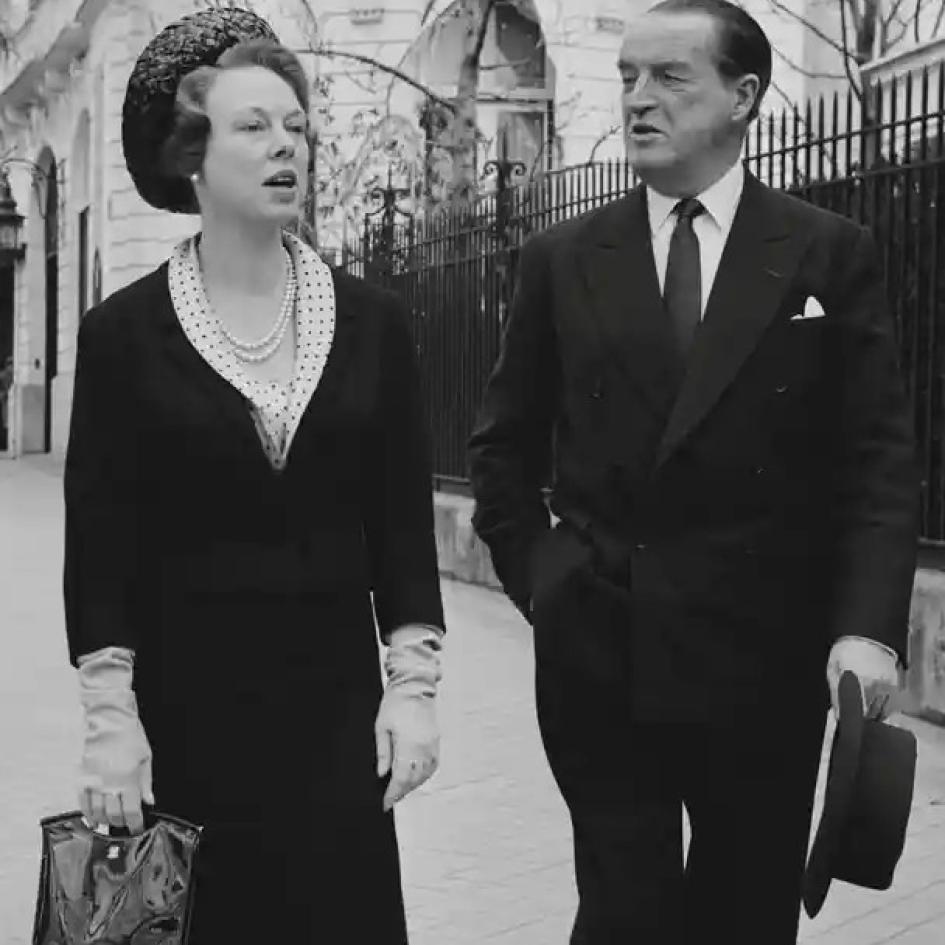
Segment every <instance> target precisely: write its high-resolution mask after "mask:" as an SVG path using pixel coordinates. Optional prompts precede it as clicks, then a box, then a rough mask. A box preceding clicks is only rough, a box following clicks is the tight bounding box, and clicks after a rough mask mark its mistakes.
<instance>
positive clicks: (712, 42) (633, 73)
mask: <svg viewBox="0 0 945 945" xmlns="http://www.w3.org/2000/svg"><path fill="white" fill-rule="evenodd" d="M717 42H718V33H717V27H716V25H715V23H714V22H713V21H712V19H711V18H710V17H709V16H707V15H705V14H702V13H659V12H654V13H647V14H644V15H643V16H642V17H640V18H639V19H638V20H637V21H636V23H635V24H632V25H631V26H630V27H629V29H628V30H627V34H626V37H625V39H624V42H623V45H622V47H621V50H620V60H619V68H620V74H621V79H622V81H623V94H622V111H623V120H624V134H625V136H626V144H627V157H628V158H629V160H630V163H631V164H633V166H634V167H635V168H636V170H637V172H638V173H639V174H640V176H641V177H642V178H643V179H644V180H646V181H648V182H662V183H664V184H669V185H670V189H672V185H673V183H674V182H679V183H680V184H682V185H683V186H684V182H687V181H690V180H693V179H699V178H701V177H703V176H705V173H706V172H708V173H710V174H711V172H712V171H714V170H715V169H716V167H717V166H718V165H719V164H720V162H724V160H726V159H728V158H729V157H730V154H731V152H732V150H733V148H736V149H737V146H738V145H739V143H740V140H741V134H742V128H743V123H744V121H745V120H746V119H747V117H748V111H749V109H750V107H751V103H752V101H753V98H754V95H753V92H754V90H755V89H757V84H753V77H747V82H746V79H744V78H743V79H741V80H738V81H737V82H733V81H730V80H728V79H727V78H725V77H724V76H723V75H722V74H721V73H720V72H719V69H718V66H717V65H716V63H717ZM754 82H755V83H756V80H754ZM736 153H737V151H736Z"/></svg>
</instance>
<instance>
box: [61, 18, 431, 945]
mask: <svg viewBox="0 0 945 945" xmlns="http://www.w3.org/2000/svg"><path fill="white" fill-rule="evenodd" d="M307 115H308V95H307V89H306V81H305V76H304V73H303V72H302V70H301V68H300V66H299V63H298V61H297V59H296V58H295V57H294V56H293V55H292V54H291V53H289V52H288V51H286V50H285V49H284V48H282V47H280V46H278V45H277V44H276V41H275V37H274V35H273V33H272V30H271V29H270V28H269V26H268V25H267V24H266V23H265V22H264V21H262V20H260V19H259V18H257V17H256V16H255V15H253V14H250V13H247V12H246V11H242V10H235V9H229V8H227V9H221V8H217V9H211V10H205V11H202V12H201V13H198V14H196V15H193V16H190V17H186V18H185V19H183V20H181V21H180V22H178V23H175V24H173V25H172V26H170V27H168V28H167V29H166V30H165V31H164V32H163V33H161V34H160V35H159V36H158V37H156V38H155V40H153V41H152V42H151V43H150V44H149V45H148V47H147V48H146V49H145V51H144V52H143V53H142V55H141V57H140V58H139V60H138V63H137V64H136V66H135V69H134V72H133V73H132V76H131V80H130V82H129V86H128V91H127V95H126V99H125V106H124V112H123V142H124V147H125V156H126V160H127V164H128V169H129V171H130V173H131V177H132V179H133V180H134V182H135V185H136V187H137V189H138V191H139V193H140V194H141V195H142V197H143V198H144V199H145V200H146V201H148V202H149V203H151V204H152V205H154V206H156V207H162V208H165V209H169V210H172V211H177V212H191V213H192V212H199V213H200V219H201V229H200V233H199V234H198V235H197V237H195V238H193V239H190V240H185V241H184V242H182V243H181V244H180V245H179V246H178V247H177V248H176V249H175V251H174V253H173V255H172V256H171V258H170V260H169V261H168V262H167V263H165V264H163V265H162V266H160V267H159V268H158V269H157V270H155V271H154V272H152V273H150V274H149V275H147V276H145V277H144V278H143V279H140V280H139V281H137V282H135V283H133V284H132V285H130V286H128V287H126V288H124V289H122V290H120V291H119V292H116V293H115V294H114V295H112V296H111V297H110V298H108V299H107V300H106V301H104V302H103V303H102V304H101V305H99V306H97V307H96V308H94V309H93V310H91V311H90V312H89V313H88V314H87V315H86V317H85V318H84V319H83V322H82V326H81V329H80V334H79V348H78V361H77V366H76V380H75V393H74V402H73V414H72V423H71V429H70V438H69V446H68V453H67V461H66V473H65V496H66V560H65V603H66V617H67V631H68V641H69V649H70V657H71V659H72V660H73V662H74V663H75V664H76V665H77V666H78V667H79V677H80V683H81V692H82V699H83V704H84V707H85V713H86V742H85V752H84V756H83V763H82V769H83V781H82V806H83V809H84V811H85V813H86V816H87V817H88V818H89V819H91V820H92V821H94V822H96V823H105V822H108V823H111V824H114V825H118V826H121V825H127V826H129V827H130V828H131V829H133V830H140V829H141V826H142V815H141V803H142V801H144V803H146V804H157V805H158V806H159V808H160V809H161V810H166V811H168V812H170V813H175V814H178V815H179V816H182V817H186V818H188V819H190V820H193V821H195V822H197V823H199V824H202V825H203V826H204V827H205V832H204V838H203V841H202V845H201V854H200V857H199V861H198V882H197V888H196V896H195V907H194V913H193V916H192V942H193V943H194V945H210V943H212V945H216V943H230V942H250V941H266V942H290V941H291V942H298V943H303V942H314V941H316V940H317V941H319V942H322V941H325V942H329V941H330V942H342V941H343V942H349V941H350V942H358V943H361V942H364V943H368V942H370V943H371V945H386V943H389V945H402V943H404V942H405V941H406V932H405V922H404V912H403V902H402V897H401V888H400V874H399V865H398V857H397V847H396V838H395V832H394V824H393V815H392V813H391V806H392V805H393V804H394V803H395V802H396V801H397V800H399V799H400V798H401V797H403V796H404V795H405V794H406V793H407V792H409V791H410V790H412V789H413V788H415V787H416V786H417V785H418V784H420V783H422V782H423V781H424V780H426V779H427V778H428V777H429V776H430V775H431V774H432V773H433V771H434V769H435V767H436V764H437V751H438V737H437V726H436V720H435V715H434V695H435V691H436V683H437V681H438V679H439V675H440V673H439V663H438V659H439V657H438V651H439V649H440V634H441V633H442V632H443V614H442V605H441V600H440V590H439V582H438V575H437V564H436V551H435V543H434V537H433V514H432V503H431V491H430V490H431V474H430V468H429V463H428V454H427V443H426V437H425V433H424V422H423V419H422V415H421V405H420V402H419V394H418V390H419V385H418V378H417V370H416V365H415V361H414V353H413V349H412V345H411V342H410V339H409V335H408V331H407V328H406V322H405V318H404V313H403V311H402V309H401V307H400V305H399V304H398V303H397V301H396V300H395V298H394V297H393V296H391V295H390V294H388V293H385V292H383V291H381V290H379V289H376V288H372V287H370V286H368V285H367V284H365V283H363V282H361V281H360V280H357V279H355V278H353V277H350V276H347V275H345V274H343V273H339V272H332V271H330V270H329V269H328V267H327V266H325V264H324V263H323V262H322V261H321V260H320V259H319V257H318V256H317V255H316V254H315V252H314V251H312V250H311V249H310V248H308V247H307V246H306V245H304V244H303V243H301V242H300V241H299V240H297V239H295V238H294V237H292V236H290V235H288V234H287V233H285V232H284V230H283V227H284V226H285V225H286V224H289V223H291V222H292V221H294V220H296V219H297V216H298V214H299V212H300V208H301V206H302V201H303V197H304V189H305V182H306V176H307V168H308V161H309V144H308V126H307ZM372 592H373V598H372ZM378 631H379V632H380V636H381V639H382V641H383V642H384V643H387V644H389V647H388V649H387V651H386V669H387V676H388V680H387V686H386V688H384V689H383V691H382V686H381V678H380V671H379V669H380V668H379V660H378V649H377V633H378ZM132 683H133V689H132ZM139 713H140V715H139ZM152 763H153V784H152V783H151V766H152ZM387 775H390V777H389V780H388V781H387V782H386V785H385V780H384V779H385V777H386V776H387ZM152 788H153V790H152Z"/></svg>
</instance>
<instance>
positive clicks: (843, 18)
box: [840, 0, 863, 103]
mask: <svg viewBox="0 0 945 945" xmlns="http://www.w3.org/2000/svg"><path fill="white" fill-rule="evenodd" d="M852 2H854V0H851V3H852ZM846 8H847V5H846V3H845V2H844V0H840V35H841V36H842V37H843V47H842V49H841V52H842V53H843V68H844V70H845V71H846V74H847V78H848V79H849V81H850V88H852V89H853V92H854V94H855V95H856V97H857V100H858V101H859V102H861V103H862V101H863V90H862V88H861V87H860V85H859V83H858V82H856V80H855V79H854V78H853V70H852V69H851V68H850V50H849V49H848V47H847V15H846V13H845V12H844V11H845V10H846Z"/></svg>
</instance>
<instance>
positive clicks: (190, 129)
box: [161, 39, 309, 206]
mask: <svg viewBox="0 0 945 945" xmlns="http://www.w3.org/2000/svg"><path fill="white" fill-rule="evenodd" d="M245 66H262V67H263V68H264V69H269V70H270V71H271V72H273V73H275V74H276V75H277V76H279V78H280V79H284V80H285V81H286V83H288V85H289V87H290V88H291V89H292V91H293V92H294V93H295V97H296V98H297V99H298V101H299V105H300V106H301V107H302V110H303V111H304V112H305V114H306V116H308V113H309V93H308V79H307V77H306V75H305V70H304V69H303V68H302V64H301V63H300V62H299V59H298V57H297V56H296V55H295V53H293V52H292V51H291V50H289V49H286V48H285V46H281V45H279V44H278V43H275V42H273V41H272V40H269V39H253V40H247V41H246V42H244V43H238V44H237V45H235V46H231V47H230V48H229V49H227V50H226V51H225V52H224V53H223V54H222V55H221V56H220V58H219V59H218V60H217V61H216V63H215V64H214V65H212V66H200V67H199V68H197V69H194V70H193V72H188V73H187V74H186V75H185V76H184V77H183V78H182V79H181V81H180V85H179V86H178V89H177V98H176V100H175V102H174V119H173V123H172V125H171V130H170V133H169V134H168V136H167V139H166V140H165V142H164V146H163V148H162V153H161V161H162V167H163V168H164V170H165V173H167V174H168V175H170V176H175V177H176V176H179V177H184V178H189V177H190V176H191V175H192V174H194V173H196V172H197V171H199V170H200V168H201V167H202V166H203V159H204V155H205V154H206V150H207V138H208V137H209V135H210V119H209V118H208V117H207V108H206V105H207V94H208V93H209V91H210V89H211V87H212V86H213V83H214V82H215V81H216V78H217V76H219V74H220V72H221V71H222V70H224V69H238V68H242V67H245ZM195 206H196V203H195Z"/></svg>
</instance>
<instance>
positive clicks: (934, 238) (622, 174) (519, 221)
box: [342, 64, 945, 541]
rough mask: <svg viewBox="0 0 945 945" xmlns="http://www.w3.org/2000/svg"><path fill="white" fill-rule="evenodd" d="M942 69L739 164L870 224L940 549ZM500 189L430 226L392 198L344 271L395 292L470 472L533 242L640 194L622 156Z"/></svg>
mask: <svg viewBox="0 0 945 945" xmlns="http://www.w3.org/2000/svg"><path fill="white" fill-rule="evenodd" d="M942 104H945V64H940V65H938V66H936V67H935V68H934V69H933V70H924V71H922V72H918V73H912V74H908V75H906V76H902V77H898V78H893V79H891V80H888V81H886V82H874V83H873V84H872V85H871V86H870V87H869V89H868V91H867V93H866V94H865V95H864V96H863V99H862V100H860V99H858V98H856V97H855V96H854V94H853V93H848V94H845V95H835V96H833V97H832V98H831V99H820V100H817V101H815V102H810V103H808V105H807V106H806V107H805V108H804V109H801V110H797V109H793V110H786V111H783V112H781V113H779V114H769V115H767V116H764V117H763V118H761V119H760V120H759V121H757V122H756V123H755V125H754V126H753V127H752V129H751V132H750V134H749V136H748V138H747V140H746V143H745V150H744V162H745V166H746V167H747V169H748V170H749V171H751V173H753V174H755V175H756V176H757V177H759V178H760V179H761V180H762V181H763V182H765V183H767V184H769V185H771V186H774V187H777V188H779V189H783V190H786V191H788V192H790V193H793V194H795V195H796V196H798V197H800V198H802V199H804V200H807V201H810V202H811V203H813V204H816V205H817V206H820V207H824V208H826V209H830V210H834V211H836V212H838V213H841V214H844V215H845V216H848V217H851V218H852V219H855V220H857V221H859V222H862V223H864V224H866V225H867V226H869V227H870V228H871V229H872V231H873V233H874V234H875V236H876V238H877V241H878V244H879V246H880V247H881V250H882V255H883V263H884V269H885V277H886V283H887V288H888V293H889V300H890V304H891V307H892V311H893V313H894V315H895V321H896V337H897V342H898V345H899V352H900V357H901V365H902V370H903V374H904V377H905V381H906V386H907V389H908V393H909V397H910V400H911V404H912V411H913V416H914V418H915V428H916V433H917V437H918V444H919V456H920V462H921V470H922V535H923V538H924V539H926V540H930V541H942V540H945V380H943V370H945V293H943V291H942V285H941V283H942V270H943V267H945V258H943V245H942V238H943V236H945V220H943V215H945V201H943V192H945V153H943V140H945V133H943V132H945V112H943V110H942V107H941V106H942ZM490 165H491V166H487V169H488V170H490V171H491V175H492V181H493V186H492V187H491V189H490V190H489V191H488V192H486V193H484V194H482V195H480V197H479V198H478V199H477V200H476V201H474V202H473V203H472V204H471V205H469V206H467V207H464V208H461V209H458V210H449V209H440V210H438V211H436V212H434V213H432V214H430V215H429V216H428V217H427V218H426V219H413V218H411V217H408V216H406V215H403V214H401V213H400V211H399V210H398V208H397V203H396V194H395V193H393V192H392V189H388V190H385V191H380V192H379V195H380V199H382V200H383V204H382V206H381V207H380V208H379V210H378V211H376V212H375V214H374V215H370V214H369V215H368V216H367V217H366V218H365V225H364V230H363V234H362V238H361V242H360V245H358V246H357V247H349V248H347V250H346V252H345V254H344V258H343V262H342V264H343V265H344V266H345V267H346V268H347V269H349V270H350V271H352V272H354V273H356V274H359V275H362V276H364V277H365V278H367V279H369V280H371V281H375V282H379V283H382V284H384V285H387V286H389V287H390V288H393V289H394V290H395V291H397V292H399V293H400V295H401V296H402V297H403V298H404V300H405V301H406V303H407V305H408V307H409V310H410V312H411V316H412V328H413V334H414V340H415V342H416V345H417V348H418V351H419V354H420V360H421V369H422V377H423V393H424V397H425V401H426V404H427V405H428V410H429V413H430V422H431V426H432V431H433V454H434V455H433V459H434V469H435V470H436V474H437V476H438V479H439V480H440V481H441V482H445V483H460V484H461V483H463V482H464V481H465V478H466V461H465V443H466V439H467V437H468V434H469V432H470V430H471V428H472V424H473V422H474V418H475V415H476V411H477V410H478V407H479V403H480V400H481V397H482V393H483V388H484V385H485V382H486V379H487V378H488V375H489V372H490V371H491V369H492V366H493V364H494V362H495V359H496V357H497V355H498V350H499V341H500V336H501V331H502V326H503V324H504V321H505V318H506V315H507V313H508V309H509V305H510V303H511V296H512V287H513V284H514V278H515V268H516V263H517V259H518V252H519V249H520V247H521V245H522V243H523V242H524V241H525V240H526V239H527V238H528V236H529V235H530V234H531V233H533V232H536V231H538V230H542V229H544V228H546V227H548V226H551V225H553V224H554V223H557V222H558V221H560V220H564V219H568V218H570V217H573V216H576V215H578V214H581V213H585V212H587V211H588V210H591V209H593V208H594V207H596V206H599V205H601V204H602V203H605V202H607V201H609V200H613V199H614V198H615V197H618V196H620V195H622V194H624V193H626V192H627V191H629V190H630V189H631V188H632V187H633V186H635V183H636V181H635V178H634V174H633V171H632V169H631V168H630V167H629V166H628V165H627V163H626V162H623V161H612V162H601V163H595V164H587V165H581V166H577V167H568V168H563V169H560V170H555V171H550V172H544V173H540V174H537V175H536V176H534V177H533V178H532V179H530V180H526V181H524V182H522V183H516V182H515V176H516V174H519V175H521V173H522V170H523V169H522V168H520V167H519V166H517V165H516V164H515V162H510V161H493V162H490Z"/></svg>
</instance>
